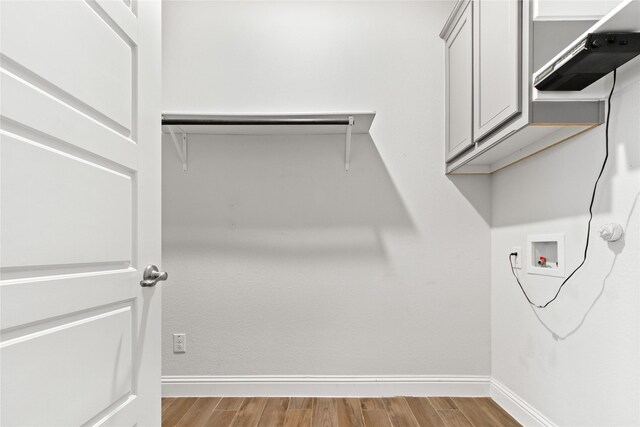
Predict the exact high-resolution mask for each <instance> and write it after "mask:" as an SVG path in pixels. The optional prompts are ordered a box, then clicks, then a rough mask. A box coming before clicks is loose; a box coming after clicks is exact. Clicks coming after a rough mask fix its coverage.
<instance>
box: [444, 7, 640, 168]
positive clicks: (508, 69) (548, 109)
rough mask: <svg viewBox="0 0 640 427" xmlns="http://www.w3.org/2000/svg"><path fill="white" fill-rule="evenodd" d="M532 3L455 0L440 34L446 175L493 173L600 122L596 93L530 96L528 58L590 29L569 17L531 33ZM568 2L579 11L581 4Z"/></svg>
mask: <svg viewBox="0 0 640 427" xmlns="http://www.w3.org/2000/svg"><path fill="white" fill-rule="evenodd" d="M533 1H537V2H540V0H500V1H496V0H459V1H458V2H457V3H456V4H455V5H454V8H453V11H452V13H451V15H450V16H449V19H448V20H447V22H446V24H445V26H444V28H443V30H442V32H441V33H440V37H441V38H442V39H443V40H444V41H445V43H444V48H445V52H446V55H445V57H446V70H445V73H446V89H445V92H446V104H445V113H446V123H445V128H446V142H445V162H446V173H456V174H460V173H473V174H477V173H493V172H496V171H498V170H500V169H503V168H505V167H507V166H509V165H511V164H513V163H515V162H518V161H520V160H522V159H525V158H527V157H529V156H531V155H533V154H535V153H537V152H539V151H542V150H545V149H547V148H549V147H551V146H553V145H556V144H558V143H560V142H563V141H566V140H567V139H569V138H571V137H573V136H575V135H578V134H580V133H582V132H585V131H587V130H589V129H592V128H593V127H595V126H598V125H599V124H601V123H603V121H604V102H603V101H602V99H600V98H599V99H593V98H592V99H587V100H585V99H573V98H570V99H562V98H561V99H558V98H555V99H537V98H536V97H534V96H533V95H532V94H533V93H534V92H532V84H531V82H532V76H533V71H534V63H535V62H536V61H537V62H539V63H544V62H545V61H547V60H548V59H549V58H551V57H553V56H555V55H556V54H557V52H559V51H560V50H561V49H562V48H563V46H566V43H569V42H570V41H572V40H575V39H576V38H577V37H578V36H579V35H580V34H582V33H583V32H584V29H585V28H584V27H585V25H587V28H588V21H584V24H582V23H580V22H579V20H575V19H572V20H571V21H572V22H573V23H574V24H575V23H576V22H577V25H563V22H567V21H554V22H553V23H552V25H545V24H547V23H545V22H540V23H538V24H543V26H541V27H538V31H536V30H534V22H533V9H534V6H535V5H534V4H533V3H532V2H533ZM625 1H628V0H625ZM638 1H640V0H638ZM570 3H573V4H574V6H573V10H577V11H580V10H581V8H582V6H581V5H583V4H584V3H585V2H577V1H572V2H570ZM536 7H538V8H540V7H543V6H541V5H540V4H539V5H538V6H536ZM544 7H546V6H544ZM544 7H543V9H544ZM558 13H559V12H558ZM563 13H565V14H566V11H565V12H563ZM470 17H472V18H471V19H470ZM536 33H537V37H536ZM469 37H471V40H469ZM563 43H564V44H563ZM469 61H471V62H469ZM545 94H550V92H546V93H545ZM469 97H471V99H469ZM470 106H472V107H470ZM469 123H472V125H471V126H469Z"/></svg>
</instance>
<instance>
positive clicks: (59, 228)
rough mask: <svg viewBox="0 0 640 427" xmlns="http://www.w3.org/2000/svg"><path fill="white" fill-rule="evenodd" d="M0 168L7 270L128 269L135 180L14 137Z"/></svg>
mask: <svg viewBox="0 0 640 427" xmlns="http://www.w3.org/2000/svg"><path fill="white" fill-rule="evenodd" d="M1 167H2V183H1V191H2V195H3V199H2V204H3V209H2V218H1V221H2V222H1V224H2V230H3V233H2V248H1V249H0V258H1V259H2V267H3V268H5V269H7V268H18V267H20V268H23V269H27V268H29V269H33V268H43V267H47V266H52V265H70V264H88V263H105V264H114V263H115V264H119V265H127V266H128V264H129V263H130V262H131V245H132V238H131V230H132V224H131V220H132V218H133V210H132V182H131V181H132V180H131V177H130V176H127V175H125V174H122V173H120V172H115V171H113V170H111V169H107V168H105V167H103V166H99V165H96V164H95V163H92V162H90V161H87V160H84V159H82V158H79V157H76V156H72V155H69V154H67V153H64V152H61V151H58V150H56V149H53V148H51V147H47V146H46V145H42V144H38V143H35V142H33V141H31V140H28V139H26V138H22V137H18V136H13V135H12V134H9V133H6V134H4V135H3V139H2V162H1ZM80 183H81V184H82V185H79V184H80ZM27 195H28V196H27ZM43 212H46V215H43ZM63 241H64V242H65V244H63V245H61V244H60V242H63Z"/></svg>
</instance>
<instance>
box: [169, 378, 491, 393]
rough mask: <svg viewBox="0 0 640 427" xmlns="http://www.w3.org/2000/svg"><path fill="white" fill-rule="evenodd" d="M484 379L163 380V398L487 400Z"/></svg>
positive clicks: (486, 386) (487, 382)
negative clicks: (260, 397) (293, 397)
mask: <svg viewBox="0 0 640 427" xmlns="http://www.w3.org/2000/svg"><path fill="white" fill-rule="evenodd" d="M489 386H490V377H488V376H447V377H442V376H438V377H435V376H378V377H374V376H342V375H340V376H336V375H325V376H164V377H162V395H163V396H164V397H184V396H317V397H325V396H326V397H338V396H339V397H350V396H353V397H356V396H358V397H375V396H470V397H478V396H489Z"/></svg>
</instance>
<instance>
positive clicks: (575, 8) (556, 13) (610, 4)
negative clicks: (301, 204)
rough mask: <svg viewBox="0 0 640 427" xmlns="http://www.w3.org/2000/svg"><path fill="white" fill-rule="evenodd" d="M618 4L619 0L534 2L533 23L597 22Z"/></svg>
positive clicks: (550, 0)
mask: <svg viewBox="0 0 640 427" xmlns="http://www.w3.org/2000/svg"><path fill="white" fill-rule="evenodd" d="M619 3H620V0H589V1H581V2H578V5H576V0H534V1H533V20H534V21H583V20H585V21H597V20H598V19H600V18H602V17H603V16H605V15H606V14H607V13H609V12H610V11H611V10H613V8H615V7H616V6H617V5H618V4H619Z"/></svg>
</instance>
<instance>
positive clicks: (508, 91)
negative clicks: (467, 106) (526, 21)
mask: <svg viewBox="0 0 640 427" xmlns="http://www.w3.org/2000/svg"><path fill="white" fill-rule="evenodd" d="M520 5H521V0H506V1H495V0H477V1H475V2H474V4H473V6H474V7H473V24H474V25H473V26H474V31H473V65H474V69H475V70H476V72H475V73H473V106H474V108H473V109H474V113H475V114H474V117H473V130H474V140H475V141H479V140H481V139H482V138H484V137H485V136H486V135H487V134H489V133H490V132H492V131H493V130H495V129H496V128H497V127H498V126H499V125H501V124H503V123H504V122H506V121H507V120H509V119H510V118H511V117H513V116H514V115H516V114H517V113H519V112H520V64H521V57H522V56H521V54H520V34H521V28H520Z"/></svg>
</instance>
